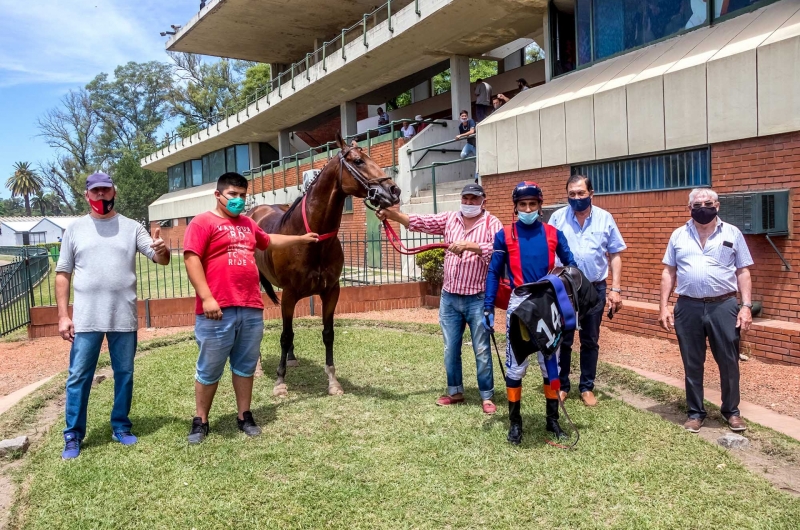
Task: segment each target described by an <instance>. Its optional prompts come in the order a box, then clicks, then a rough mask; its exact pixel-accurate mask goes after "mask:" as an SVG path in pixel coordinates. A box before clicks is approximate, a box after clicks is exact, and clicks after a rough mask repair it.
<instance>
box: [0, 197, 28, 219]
mask: <svg viewBox="0 0 800 530" xmlns="http://www.w3.org/2000/svg"><path fill="white" fill-rule="evenodd" d="M0 215H2V216H4V217H20V216H23V215H25V205H24V204H22V199H20V198H19V197H11V198H9V199H3V200H2V201H0Z"/></svg>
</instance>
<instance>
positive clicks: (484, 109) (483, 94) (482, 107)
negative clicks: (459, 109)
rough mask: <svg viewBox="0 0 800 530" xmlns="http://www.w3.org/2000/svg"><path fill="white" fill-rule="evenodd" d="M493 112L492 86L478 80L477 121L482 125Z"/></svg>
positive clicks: (476, 87)
mask: <svg viewBox="0 0 800 530" xmlns="http://www.w3.org/2000/svg"><path fill="white" fill-rule="evenodd" d="M491 112H492V85H490V84H489V83H487V82H486V81H484V80H483V79H478V80H477V81H476V82H475V121H476V122H478V123H480V122H481V121H483V119H484V118H485V117H486V116H488V115H489V114H490V113H491Z"/></svg>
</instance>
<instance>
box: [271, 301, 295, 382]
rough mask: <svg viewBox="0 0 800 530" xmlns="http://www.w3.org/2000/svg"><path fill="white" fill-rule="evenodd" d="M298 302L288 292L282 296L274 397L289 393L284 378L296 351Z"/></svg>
mask: <svg viewBox="0 0 800 530" xmlns="http://www.w3.org/2000/svg"><path fill="white" fill-rule="evenodd" d="M296 303H297V300H296V298H295V296H294V294H293V293H290V292H289V291H288V290H285V291H283V293H282V294H281V316H282V317H283V332H282V333H281V360H280V362H279V363H278V378H277V379H276V380H275V388H273V389H272V395H274V396H286V395H288V393H289V390H288V388H287V387H286V382H285V381H284V378H285V377H286V359H287V357H288V355H289V353H290V352H291V351H292V350H294V331H293V330H292V317H293V316H294V306H295V304H296Z"/></svg>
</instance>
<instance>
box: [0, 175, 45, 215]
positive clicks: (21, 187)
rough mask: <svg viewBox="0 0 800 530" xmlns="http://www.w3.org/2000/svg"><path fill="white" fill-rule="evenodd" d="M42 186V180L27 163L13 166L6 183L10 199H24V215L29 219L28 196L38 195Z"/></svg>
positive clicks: (29, 205) (29, 204) (29, 203)
mask: <svg viewBox="0 0 800 530" xmlns="http://www.w3.org/2000/svg"><path fill="white" fill-rule="evenodd" d="M43 186H44V183H43V182H42V178H41V177H40V176H39V175H37V174H36V172H35V171H33V170H32V169H31V165H30V163H28V162H17V163H16V164H14V173H13V174H12V175H11V176H10V177H9V178H8V180H7V181H6V188H8V189H9V190H11V196H12V197H18V196H21V197H24V198H25V213H26V215H28V216H29V217H30V215H31V202H30V196H31V195H35V194H37V193H40V192H41V191H42V187H43Z"/></svg>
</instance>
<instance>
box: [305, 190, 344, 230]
mask: <svg viewBox="0 0 800 530" xmlns="http://www.w3.org/2000/svg"><path fill="white" fill-rule="evenodd" d="M300 209H301V210H302V211H303V225H304V226H305V227H306V234H308V233H310V232H312V230H311V227H310V226H308V215H307V214H306V196H305V195H303V204H301V205H300ZM338 233H339V231H338V230H335V231H333V232H328V233H327V234H321V235H320V236H319V240H320V241H325V240H326V239H330V238H332V237H336V235H337V234H338Z"/></svg>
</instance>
